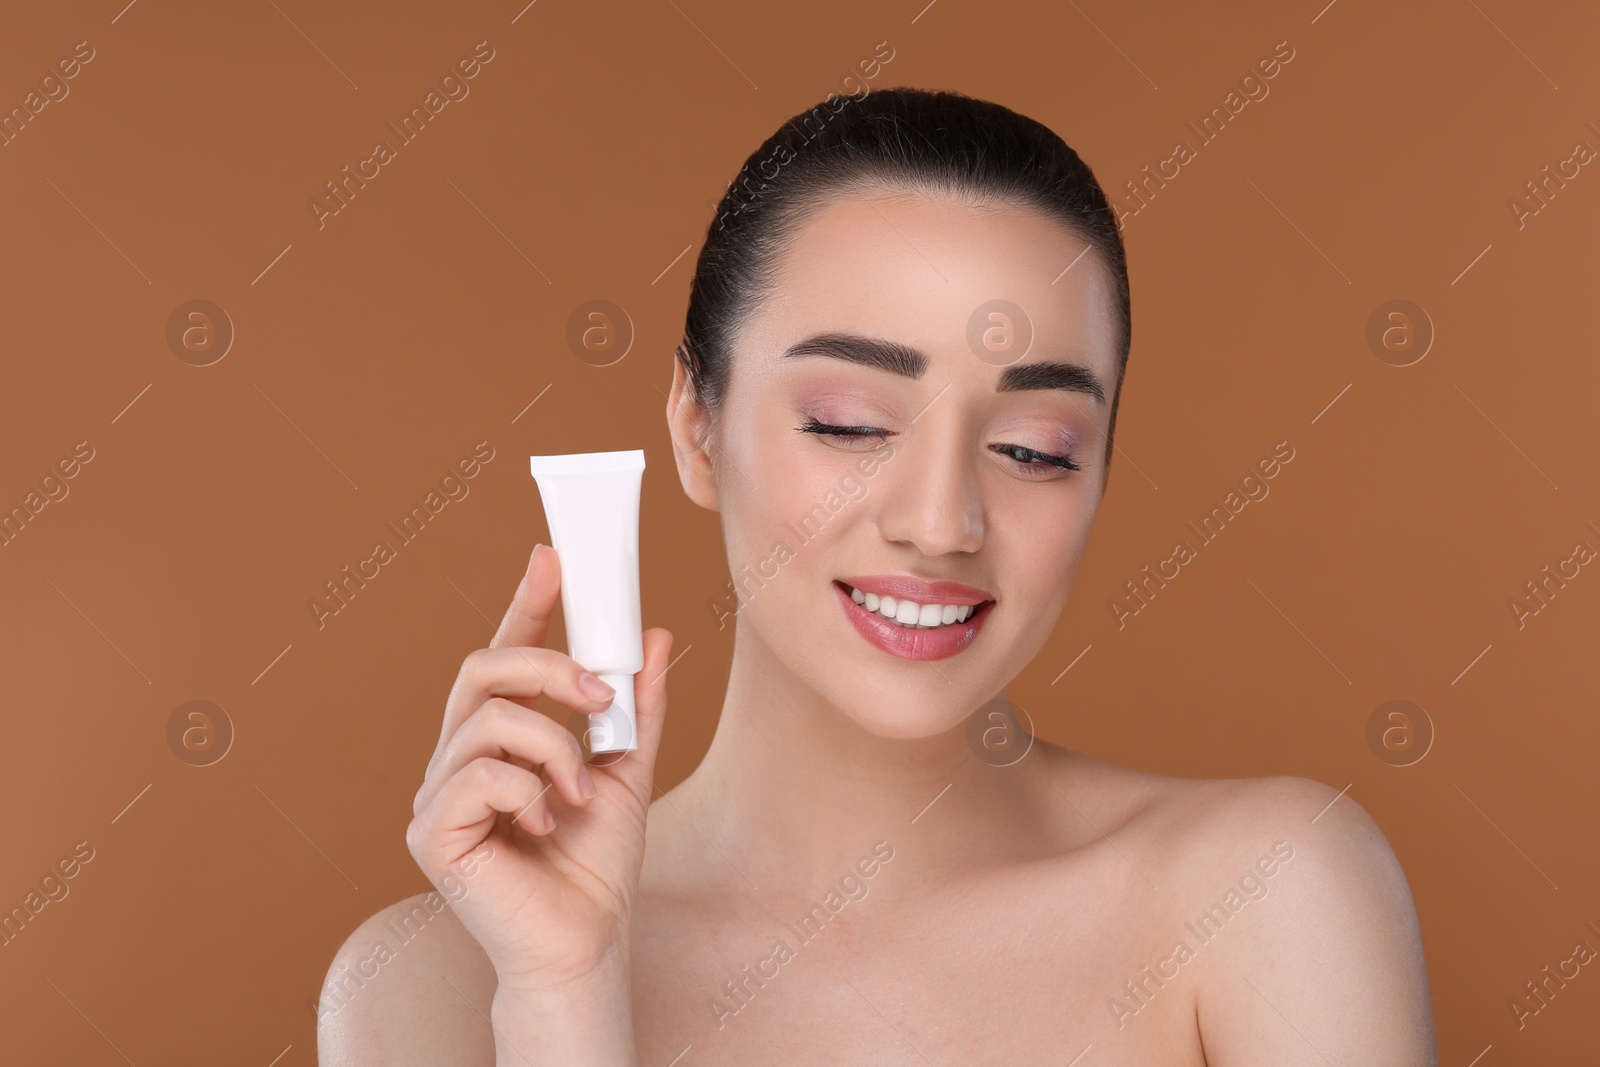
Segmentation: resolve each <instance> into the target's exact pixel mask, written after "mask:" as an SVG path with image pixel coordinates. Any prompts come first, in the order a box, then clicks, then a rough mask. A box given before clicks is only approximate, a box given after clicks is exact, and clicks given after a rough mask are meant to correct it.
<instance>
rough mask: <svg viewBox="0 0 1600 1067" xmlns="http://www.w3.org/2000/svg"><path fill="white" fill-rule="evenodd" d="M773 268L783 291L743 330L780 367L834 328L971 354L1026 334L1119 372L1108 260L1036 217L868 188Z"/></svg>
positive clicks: (819, 221) (833, 211)
mask: <svg viewBox="0 0 1600 1067" xmlns="http://www.w3.org/2000/svg"><path fill="white" fill-rule="evenodd" d="M773 266H774V268H775V272H774V275H773V286H772V289H771V291H770V292H769V293H768V294H767V295H766V298H765V299H764V300H763V302H762V304H761V305H760V306H759V307H758V308H755V309H753V310H752V314H751V316H750V320H749V321H748V322H747V323H746V324H745V327H746V328H745V329H743V330H741V331H740V332H741V347H754V348H756V349H757V350H759V351H762V352H765V353H768V355H769V356H770V357H771V358H772V359H774V360H775V359H776V357H777V353H778V351H780V350H781V349H782V348H783V347H785V346H787V345H789V344H792V343H794V342H795V341H797V340H800V339H802V338H804V337H809V336H812V335H815V334H818V333H825V332H829V331H837V332H844V333H854V334H861V335H865V336H876V337H884V338H891V339H895V340H900V341H904V342H905V343H907V344H911V345H914V346H915V347H917V348H920V349H924V350H928V351H930V353H932V352H937V351H962V352H966V351H968V350H969V349H972V347H973V342H974V340H975V338H974V333H975V331H977V332H980V333H981V332H983V331H988V332H989V333H988V335H989V336H998V334H996V333H995V332H994V331H997V330H998V331H1004V330H1006V329H1019V330H1024V331H1026V332H1028V333H1031V335H1032V336H1033V337H1036V338H1040V339H1041V340H1045V339H1047V340H1048V341H1049V343H1050V345H1051V346H1052V347H1054V348H1057V349H1072V350H1074V351H1078V352H1081V353H1083V358H1084V359H1085V360H1086V361H1088V362H1089V363H1091V364H1093V365H1096V369H1097V370H1098V371H1099V372H1100V373H1102V374H1114V363H1115V360H1116V351H1115V346H1116V332H1117V331H1116V317H1115V310H1114V304H1113V300H1112V291H1111V287H1110V285H1109V284H1108V281H1107V278H1106V276H1105V271H1104V270H1103V268H1102V266H1101V264H1100V261H1099V258H1098V257H1097V256H1096V255H1095V254H1094V253H1093V252H1092V251H1090V250H1088V248H1087V246H1086V243H1085V242H1084V240H1083V239H1082V238H1081V237H1079V236H1078V235H1077V234H1075V233H1073V232H1072V231H1071V230H1070V229H1069V228H1068V227H1067V226H1066V225H1065V224H1063V223H1060V222H1059V221H1057V220H1054V219H1050V218H1048V217H1046V216H1044V215H1043V214H1041V213H1039V212H1037V211H1033V210H1030V209H1026V208H1022V207H1014V206H1011V205H996V204H992V203H985V204H981V205H972V204H967V203H963V202H961V201H960V200H958V199H956V198H954V197H949V196H940V197H925V196H920V195H918V196H907V195H904V194H900V193H896V194H893V195H890V194H887V193H881V192H863V193H860V194H856V195H851V196H847V197H841V198H839V199H836V200H833V201H831V202H829V203H826V204H823V205H820V206H819V207H818V208H817V209H816V210H815V212H814V213H813V214H812V215H811V216H810V217H809V218H807V219H806V220H805V221H804V222H803V223H801V224H800V225H799V226H798V227H797V228H796V230H795V231H794V232H793V233H791V234H790V236H789V239H788V241H787V242H786V244H785V246H784V247H783V248H782V250H781V251H780V252H779V253H778V255H777V258H776V260H775V261H774V264H773ZM996 316H998V317H996ZM974 351H975V354H976V355H977V356H978V357H979V358H985V359H986V361H987V362H991V363H996V364H1000V363H1002V362H1005V361H1003V360H996V359H987V357H985V356H984V355H983V353H981V352H976V350H974Z"/></svg>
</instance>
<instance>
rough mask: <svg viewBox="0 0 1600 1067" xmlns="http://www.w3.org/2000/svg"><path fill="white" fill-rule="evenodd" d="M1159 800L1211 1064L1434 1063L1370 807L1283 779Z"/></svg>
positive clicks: (1406, 936)
mask: <svg viewBox="0 0 1600 1067" xmlns="http://www.w3.org/2000/svg"><path fill="white" fill-rule="evenodd" d="M1159 795H1161V796H1162V797H1163V803H1162V805H1161V806H1162V808H1163V810H1164V811H1165V812H1166V814H1165V816H1164V818H1162V819H1161V820H1160V825H1161V826H1162V827H1163V828H1164V831H1165V833H1166V834H1168V835H1170V844H1171V848H1170V850H1169V853H1168V854H1169V855H1171V856H1172V857H1173V858H1174V861H1175V864H1176V867H1177V869H1176V870H1175V871H1174V877H1173V883H1174V887H1175V889H1176V890H1177V893H1176V899H1179V900H1181V902H1182V903H1181V905H1180V907H1181V908H1182V909H1183V914H1182V919H1183V924H1184V925H1182V927H1181V929H1182V938H1183V941H1184V943H1185V945H1186V947H1187V948H1188V950H1189V952H1188V956H1189V957H1190V958H1191V959H1192V960H1193V962H1194V963H1195V964H1196V965H1197V966H1196V967H1195V972H1196V974H1197V976H1199V977H1200V981H1199V982H1198V983H1197V986H1196V990H1197V996H1196V1004H1197V1019H1198V1022H1199V1026H1200V1031H1201V1036H1202V1043H1203V1046H1204V1048H1205V1053H1206V1056H1207V1058H1208V1060H1209V1061H1210V1062H1213V1063H1227V1064H1230V1065H1235V1064H1236V1065H1239V1067H1253V1065H1257V1064H1260V1065H1266V1064H1276V1063H1283V1062H1286V1061H1290V1060H1297V1059H1300V1058H1304V1057H1306V1056H1310V1057H1311V1058H1312V1059H1313V1060H1316V1059H1317V1058H1318V1057H1322V1058H1326V1059H1327V1060H1330V1061H1332V1062H1336V1063H1337V1062H1351V1063H1354V1062H1369V1063H1370V1062H1384V1063H1395V1064H1407V1065H1418V1067H1425V1065H1431V1064H1436V1063H1437V1052H1436V1048H1435V1042H1434V1034H1433V1017H1432V1007H1431V1002H1430V996H1429V991H1428V979H1427V971H1426V967H1425V964H1424V960H1423V953H1422V938H1421V932H1420V929H1419V927H1418V923H1417V914H1416V908H1415V905H1414V903H1413V901H1412V897H1411V890H1410V887H1409V885H1408V884H1407V882H1406V877H1405V872H1404V871H1403V869H1402V868H1401V866H1400V862H1399V860H1398V859H1397V858H1396V856H1395V854H1394V850H1393V849H1392V848H1391V847H1390V845H1389V842H1388V840H1387V839H1386V838H1385V837H1384V834H1383V831H1382V830H1381V829H1380V828H1379V827H1378V824H1377V822H1376V821H1375V820H1374V819H1373V818H1372V816H1371V815H1370V814H1369V813H1368V812H1367V811H1366V809H1364V808H1363V807H1362V806H1361V805H1360V804H1359V803H1358V802H1357V801H1356V800H1355V799H1354V798H1352V797H1351V796H1350V795H1349V794H1348V793H1347V792H1345V791H1343V790H1339V789H1335V788H1333V787H1332V786H1329V785H1325V784H1323V783H1322V782H1317V781H1313V780H1311V779H1307V778H1300V777H1288V776H1280V777H1266V778H1236V779H1167V780H1165V781H1164V783H1163V785H1162V787H1161V788H1160V790H1159Z"/></svg>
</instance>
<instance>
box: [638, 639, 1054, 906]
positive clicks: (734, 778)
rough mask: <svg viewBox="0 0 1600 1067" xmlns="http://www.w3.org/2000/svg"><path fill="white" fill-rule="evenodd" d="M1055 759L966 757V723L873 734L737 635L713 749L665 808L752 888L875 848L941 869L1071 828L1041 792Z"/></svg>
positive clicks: (820, 878)
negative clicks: (898, 734) (1000, 761)
mask: <svg viewBox="0 0 1600 1067" xmlns="http://www.w3.org/2000/svg"><path fill="white" fill-rule="evenodd" d="M668 718H669V720H670V718H671V713H670V712H669V713H668ZM1061 751H1062V750H1059V749H1055V748H1054V746H1048V745H1044V744H1043V743H1041V742H1035V743H1034V750H1033V751H1031V752H1030V753H1029V757H1030V758H1023V759H1021V760H1019V761H1018V762H1017V763H1015V764H1013V765H1011V766H1004V767H997V766H994V765H992V764H991V763H989V762H985V761H984V760H981V759H979V758H978V757H977V756H976V755H975V754H974V752H973V751H972V749H971V748H969V746H968V733H967V723H966V722H965V721H963V722H962V723H961V724H959V725H958V726H956V727H955V728H953V729H951V730H948V731H945V732H944V733H941V734H938V735H935V736H932V737H925V738H915V739H901V738H884V737H878V736H876V735H874V734H872V733H869V732H868V731H867V730H865V729H863V728H862V727H861V726H859V725H858V724H857V723H856V722H854V721H853V720H852V719H851V718H850V717H849V716H848V715H846V714H844V713H843V712H841V711H840V710H839V709H837V708H835V707H833V706H831V705H830V704H829V703H828V702H827V701H825V700H824V699H823V698H822V697H821V696H820V695H819V694H818V693H817V691H816V690H815V689H814V688H812V687H811V686H809V685H807V684H806V683H805V682H804V681H803V680H802V679H800V678H797V677H796V676H795V675H794V674H792V673H791V672H790V671H788V670H787V669H786V668H785V666H784V664H783V663H782V661H781V660H779V659H778V658H777V657H776V656H773V655H772V654H771V652H770V649H768V648H766V647H765V646H764V645H763V644H762V643H761V642H760V641H759V640H756V639H751V638H750V637H749V635H748V634H746V635H744V639H743V640H740V639H736V644H735V651H734V657H733V666H732V670H731V672H730V675H729V680H728V691H727V696H726V699H725V700H724V702H723V707H722V715H721V719H720V721H719V722H718V725H717V732H716V735H715V737H714V738H713V739H712V742H711V747H710V749H709V750H708V751H707V753H706V756H705V759H704V760H703V761H702V762H701V764H700V765H699V767H697V768H696V769H695V771H694V772H693V773H692V774H691V775H690V776H689V777H688V778H687V779H686V780H685V781H684V782H683V783H682V784H681V785H680V786H679V787H678V788H677V789H675V790H673V792H672V794H671V796H670V798H669V799H670V800H671V801H672V804H673V806H674V807H676V808H678V809H679V812H680V813H681V814H682V815H683V816H685V817H686V818H687V819H689V820H690V822H691V823H692V830H691V832H692V833H693V834H694V835H695V836H698V837H700V838H703V842H702V843H701V844H702V847H707V850H708V851H710V846H714V848H715V850H716V852H718V853H721V854H722V858H723V859H726V860H727V861H728V864H729V865H731V866H732V868H733V872H730V873H733V876H734V877H735V878H736V879H740V880H742V881H744V882H750V883H752V884H754V885H756V886H757V887H762V888H776V887H782V886H790V887H794V888H795V889H796V890H797V891H801V890H803V889H805V888H806V887H807V886H810V885H819V884H822V883H826V882H831V881H834V880H837V879H838V877H839V872H840V871H842V870H846V869H848V868H849V867H850V866H851V865H852V864H854V863H855V862H856V861H857V860H858V859H859V858H860V857H861V856H862V855H864V854H866V853H868V852H869V851H870V850H871V848H872V846H873V844H874V843H876V842H879V841H886V842H888V843H889V845H890V846H892V847H893V848H895V849H896V852H897V854H898V855H899V856H903V857H905V858H906V859H907V862H906V863H905V864H903V865H902V868H909V867H916V868H920V869H921V870H922V871H923V872H924V873H929V874H941V873H942V874H949V873H955V872H959V871H960V870H961V869H963V868H965V867H971V866H980V865H992V864H993V863H995V862H996V861H997V860H1000V859H1003V858H1004V857H1006V856H1014V857H1017V858H1022V857H1024V856H1027V855H1029V854H1032V853H1035V852H1037V850H1038V849H1039V848H1040V845H1041V842H1042V841H1045V840H1047V839H1048V838H1052V837H1056V836H1058V835H1056V834H1052V833H1050V830H1051V828H1052V827H1062V828H1063V829H1064V828H1066V827H1067V826H1069V825H1070V819H1069V816H1070V808H1069V806H1068V805H1067V803H1066V801H1064V800H1063V799H1062V798H1061V797H1058V796H1055V795H1054V792H1053V790H1052V789H1051V782H1052V781H1053V780H1054V779H1053V777H1052V768H1055V767H1057V766H1058V761H1057V759H1056V756H1055V755H1054V754H1055V753H1059V752H1061ZM1063 809H1065V811H1063ZM1069 832H1070V831H1069ZM713 855H715V853H713ZM901 873H902V874H904V873H907V872H906V871H905V870H904V869H902V871H901ZM902 884H906V883H902Z"/></svg>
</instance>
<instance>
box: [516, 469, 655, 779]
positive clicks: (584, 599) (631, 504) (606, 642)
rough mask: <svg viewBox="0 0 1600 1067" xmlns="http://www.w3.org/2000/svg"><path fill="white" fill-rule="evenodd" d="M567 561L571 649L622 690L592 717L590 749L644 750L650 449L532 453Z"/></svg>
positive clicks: (565, 610)
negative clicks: (639, 714) (638, 694)
mask: <svg viewBox="0 0 1600 1067" xmlns="http://www.w3.org/2000/svg"><path fill="white" fill-rule="evenodd" d="M528 463H529V466H530V467H531V469H532V472H533V478H534V481H536V482H537V483H538V485H539V497H540V499H541V500H543V501H544V514H545V519H546V520H547V521H548V523H549V525H550V547H552V548H554V549H555V550H556V554H557V555H558V556H559V557H560V562H561V614H562V617H563V619H564V621H565V623H566V627H567V654H568V655H570V656H571V657H572V658H573V659H575V660H577V661H578V663H579V665H581V666H582V667H583V668H584V669H585V670H588V671H589V672H590V673H592V674H597V675H599V676H600V679H601V680H602V681H604V682H605V683H606V684H607V685H609V686H610V687H611V688H613V689H615V690H616V691H617V695H616V697H615V698H614V699H613V700H612V702H611V705H610V706H609V707H607V708H606V709H605V710H603V711H601V712H598V713H596V714H592V715H590V716H589V730H588V740H589V742H590V745H589V748H590V751H591V752H628V751H631V750H633V749H636V748H638V747H639V740H638V730H637V719H636V709H635V708H634V701H633V676H634V675H635V674H637V673H638V672H639V671H641V670H643V669H644V631H643V629H642V624H641V622H640V611H639V490H640V483H641V481H642V480H643V477H644V451H643V450H642V449H632V450H629V451H623V452H577V453H573V454H570V455H564V456H529V457H528Z"/></svg>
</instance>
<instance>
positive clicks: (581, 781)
mask: <svg viewBox="0 0 1600 1067" xmlns="http://www.w3.org/2000/svg"><path fill="white" fill-rule="evenodd" d="M578 792H580V793H582V794H583V795H584V796H586V797H589V798H591V799H592V798H593V797H594V778H593V777H592V776H591V775H590V774H589V768H587V767H579V768H578Z"/></svg>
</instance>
